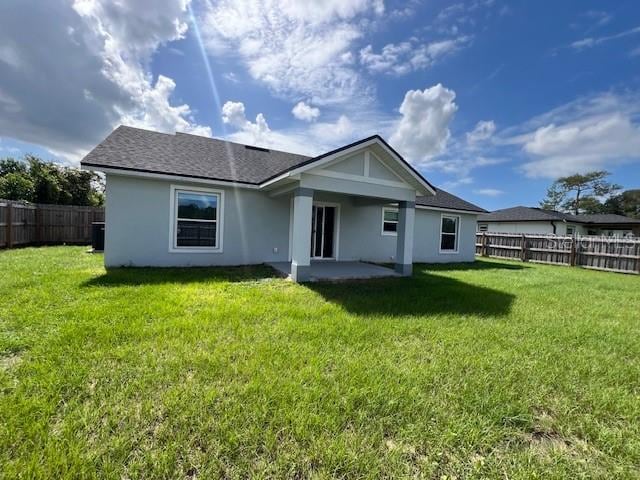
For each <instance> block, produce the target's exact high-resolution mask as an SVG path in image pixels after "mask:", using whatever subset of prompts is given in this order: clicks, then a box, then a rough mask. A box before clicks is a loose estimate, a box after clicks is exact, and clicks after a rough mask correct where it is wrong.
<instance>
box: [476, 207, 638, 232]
mask: <svg viewBox="0 0 640 480" xmlns="http://www.w3.org/2000/svg"><path fill="white" fill-rule="evenodd" d="M478 231H479V232H499V233H532V234H535V233H539V234H555V235H604V236H609V237H626V236H630V235H635V236H640V220H639V219H635V218H629V217H624V216H622V215H613V214H608V213H606V214H588V215H587V214H584V215H572V214H570V213H562V212H556V211H554V210H543V209H541V208H533V207H513V208H505V209H503V210H496V211H495V212H491V213H485V214H481V215H479V216H478Z"/></svg>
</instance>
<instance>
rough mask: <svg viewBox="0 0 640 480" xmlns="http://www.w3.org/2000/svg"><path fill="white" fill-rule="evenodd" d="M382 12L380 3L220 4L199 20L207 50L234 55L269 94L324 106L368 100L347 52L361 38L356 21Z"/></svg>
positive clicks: (290, 0) (263, 0)
mask: <svg viewBox="0 0 640 480" xmlns="http://www.w3.org/2000/svg"><path fill="white" fill-rule="evenodd" d="M383 11H384V4H383V3H382V1H380V0H330V1H326V2H318V1H313V2H299V1H296V0H272V1H270V0H240V1H231V0H222V1H220V2H217V3H215V4H213V3H211V2H209V3H207V4H206V8H205V11H204V12H203V14H202V15H200V17H199V21H200V23H201V24H202V26H201V31H202V34H203V36H204V39H205V43H206V46H207V48H208V49H209V50H210V51H212V52H214V53H215V54H216V55H218V56H219V55H238V56H239V58H240V60H241V61H242V62H243V63H244V65H245V66H246V68H247V70H248V72H249V74H250V75H251V77H252V78H254V79H256V80H258V81H260V82H262V83H264V84H265V85H267V86H268V87H269V88H270V89H271V90H272V91H273V92H274V93H275V94H277V95H279V96H281V97H284V98H288V99H291V98H296V97H297V98H299V97H301V96H303V97H306V98H308V99H310V101H311V102H312V103H314V104H316V105H328V104H339V103H347V102H350V103H352V102H356V101H358V99H360V100H361V101H362V100H363V99H368V97H369V96H370V93H371V92H370V88H368V87H367V85H365V84H364V83H363V81H362V79H361V77H360V75H359V74H358V72H357V71H356V70H355V69H354V68H353V67H352V65H351V61H350V55H349V52H350V49H351V47H352V45H353V43H354V42H355V41H356V40H357V39H359V38H360V37H361V36H362V35H363V32H362V30H361V26H360V24H359V22H358V19H359V18H366V17H367V16H370V15H372V14H373V15H380V14H381V13H382V12H383Z"/></svg>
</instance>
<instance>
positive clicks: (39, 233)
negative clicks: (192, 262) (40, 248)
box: [34, 205, 42, 245]
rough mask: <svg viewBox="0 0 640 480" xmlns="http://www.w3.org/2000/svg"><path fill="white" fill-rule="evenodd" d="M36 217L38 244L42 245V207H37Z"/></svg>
mask: <svg viewBox="0 0 640 480" xmlns="http://www.w3.org/2000/svg"><path fill="white" fill-rule="evenodd" d="M34 215H35V217H36V222H35V223H36V224H35V229H36V234H35V237H36V244H38V245H40V243H41V242H42V230H41V228H42V212H41V211H40V207H39V206H38V205H36V210H35V212H34Z"/></svg>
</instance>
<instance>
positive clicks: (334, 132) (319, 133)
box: [310, 115, 355, 144]
mask: <svg viewBox="0 0 640 480" xmlns="http://www.w3.org/2000/svg"><path fill="white" fill-rule="evenodd" d="M310 133H311V134H312V136H313V137H315V138H323V139H326V140H328V141H329V142H331V143H334V144H335V143H337V142H342V141H345V140H347V139H351V138H353V134H354V133H355V128H354V126H353V123H352V122H351V120H349V118H348V117H347V116H346V115H340V116H339V117H338V119H337V120H336V121H335V122H322V123H316V124H315V125H313V126H312V127H311V129H310Z"/></svg>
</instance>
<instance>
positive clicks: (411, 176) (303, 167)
mask: <svg viewBox="0 0 640 480" xmlns="http://www.w3.org/2000/svg"><path fill="white" fill-rule="evenodd" d="M367 151H368V152H369V154H370V155H374V156H375V158H376V159H377V160H378V161H381V162H382V163H384V164H385V165H386V166H387V167H389V168H390V169H391V170H392V171H394V172H395V173H396V175H397V176H398V177H399V178H398V182H405V183H406V184H407V185H410V186H412V188H414V189H415V190H416V191H417V192H419V193H420V194H422V195H435V187H433V185H431V184H430V183H429V182H428V181H427V180H426V179H425V178H424V177H423V176H422V175H420V173H418V172H417V171H416V170H415V169H414V168H413V167H412V166H411V165H410V164H409V163H407V161H406V160H404V158H402V156H400V154H398V152H396V151H395V150H394V149H393V148H392V147H391V146H390V145H389V144H388V143H387V142H385V141H384V139H382V137H380V136H379V135H374V136H372V137H367V138H364V139H362V140H358V141H357V142H353V143H351V144H349V145H345V146H344V147H340V148H338V149H336V150H332V151H330V152H327V153H325V154H322V155H319V156H317V157H313V158H310V159H308V160H307V161H305V162H303V163H301V164H299V165H294V166H292V167H290V168H289V169H287V170H286V171H284V172H282V173H279V174H277V175H274V176H273V177H272V178H269V179H267V180H266V181H265V182H263V186H269V185H271V184H274V183H276V182H279V181H280V180H283V179H285V178H287V177H292V176H295V175H299V174H301V173H304V172H310V171H312V170H314V171H317V169H318V168H320V167H325V166H327V165H332V164H334V163H339V162H341V161H345V160H347V159H350V158H351V157H352V156H353V155H354V154H356V153H359V152H365V154H366V152H367ZM365 161H366V160H365ZM366 176H369V174H368V173H367V175H366Z"/></svg>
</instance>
